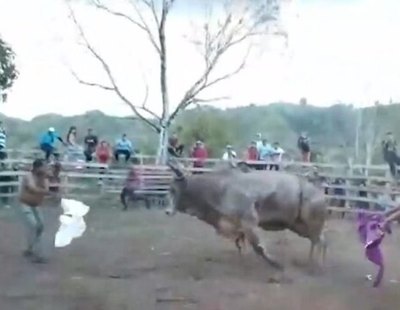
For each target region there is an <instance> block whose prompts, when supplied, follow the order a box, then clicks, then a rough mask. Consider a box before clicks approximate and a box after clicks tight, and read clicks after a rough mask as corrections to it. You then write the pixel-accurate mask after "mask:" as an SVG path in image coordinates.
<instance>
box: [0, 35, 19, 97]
mask: <svg viewBox="0 0 400 310" xmlns="http://www.w3.org/2000/svg"><path fill="white" fill-rule="evenodd" d="M17 77H18V70H17V68H16V66H15V53H14V51H13V50H12V48H11V47H10V46H9V45H8V44H7V43H6V42H5V41H3V39H2V38H1V37H0V101H6V99H7V93H6V91H7V90H8V89H9V88H11V86H12V85H13V83H14V80H15V79H16V78H17Z"/></svg>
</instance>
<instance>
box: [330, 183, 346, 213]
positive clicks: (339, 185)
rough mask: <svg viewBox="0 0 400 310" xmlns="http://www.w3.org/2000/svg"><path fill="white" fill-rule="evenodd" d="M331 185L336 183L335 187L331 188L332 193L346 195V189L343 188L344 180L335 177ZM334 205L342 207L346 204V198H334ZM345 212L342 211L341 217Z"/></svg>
mask: <svg viewBox="0 0 400 310" xmlns="http://www.w3.org/2000/svg"><path fill="white" fill-rule="evenodd" d="M332 184H333V185H336V186H337V187H334V188H333V194H334V195H335V196H346V191H345V189H344V188H343V187H344V186H345V185H346V181H345V180H344V179H342V178H337V179H335V180H334V181H333V182H332ZM334 201H335V205H337V207H339V208H344V207H345V206H346V200H345V199H339V198H335V200H334ZM344 215H345V212H342V218H344Z"/></svg>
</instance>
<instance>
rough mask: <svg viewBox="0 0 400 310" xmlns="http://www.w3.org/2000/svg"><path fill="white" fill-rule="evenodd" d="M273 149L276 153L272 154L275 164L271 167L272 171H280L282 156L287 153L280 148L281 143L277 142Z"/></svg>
mask: <svg viewBox="0 0 400 310" xmlns="http://www.w3.org/2000/svg"><path fill="white" fill-rule="evenodd" d="M272 148H273V150H274V153H273V154H272V158H271V159H272V161H273V162H274V164H272V165H271V166H270V170H276V171H278V170H279V167H280V165H281V163H282V156H283V154H284V153H285V151H284V150H283V149H282V148H281V147H280V145H279V142H275V143H274V145H273V147H272Z"/></svg>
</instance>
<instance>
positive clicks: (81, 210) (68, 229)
mask: <svg viewBox="0 0 400 310" xmlns="http://www.w3.org/2000/svg"><path fill="white" fill-rule="evenodd" d="M61 208H62V209H63V211H64V213H63V214H61V215H60V227H59V229H58V231H57V233H56V237H55V241H54V245H55V247H57V248H59V247H65V246H67V245H69V244H70V243H71V241H72V240H73V239H75V238H79V237H81V236H82V235H83V233H84V232H85V230H86V223H85V221H84V219H83V217H84V216H85V215H86V214H87V213H88V212H89V210H90V207H89V206H87V205H85V204H84V203H82V202H80V201H77V200H73V199H61Z"/></svg>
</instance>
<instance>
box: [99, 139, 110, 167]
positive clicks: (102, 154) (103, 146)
mask: <svg viewBox="0 0 400 310" xmlns="http://www.w3.org/2000/svg"><path fill="white" fill-rule="evenodd" d="M111 157H112V151H111V147H110V145H109V144H108V143H107V142H106V141H104V140H102V141H101V142H100V144H99V146H97V148H96V158H97V162H98V163H100V164H108V163H109V161H110V159H111Z"/></svg>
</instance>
